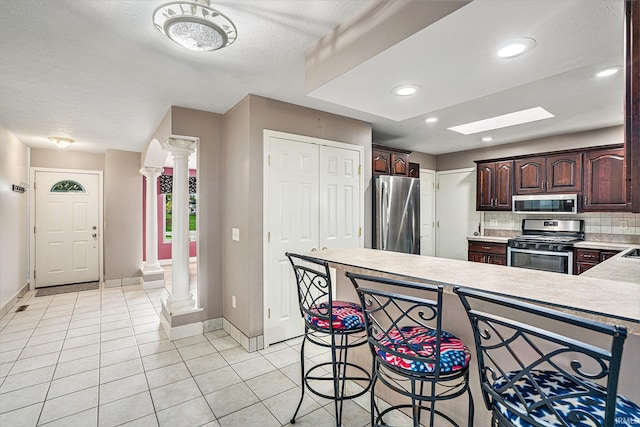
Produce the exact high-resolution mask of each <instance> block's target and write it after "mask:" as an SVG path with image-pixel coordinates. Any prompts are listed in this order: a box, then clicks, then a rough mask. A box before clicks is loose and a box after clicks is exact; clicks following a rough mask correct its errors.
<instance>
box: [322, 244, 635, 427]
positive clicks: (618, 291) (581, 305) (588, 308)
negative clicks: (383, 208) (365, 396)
mask: <svg viewBox="0 0 640 427" xmlns="http://www.w3.org/2000/svg"><path fill="white" fill-rule="evenodd" d="M630 250H631V249H630ZM626 252H627V251H624V252H623V253H621V254H619V255H617V256H616V257H614V258H612V259H611V260H609V261H608V262H611V264H615V268H614V270H615V275H614V274H611V273H607V270H606V265H607V262H604V263H603V265H602V267H601V268H600V271H601V272H602V274H598V273H599V272H598V270H595V269H594V270H595V271H593V272H592V273H591V274H589V275H584V276H572V275H567V274H559V273H551V272H541V271H534V270H527V269H522V268H510V267H504V266H498V265H491V264H481V263H473V262H467V261H459V260H451V259H444V258H435V257H428V256H420V255H411V254H404V253H396V252H387V251H379V250H374V249H348V248H343V249H329V250H323V251H319V252H313V253H312V254H310V255H311V256H313V257H316V258H319V259H322V260H325V261H327V262H329V265H330V266H331V267H332V268H335V269H336V283H337V293H338V298H340V299H349V300H353V301H355V300H356V295H355V291H354V289H353V287H352V286H351V284H350V282H349V281H348V280H347V279H346V278H345V276H344V274H345V272H347V271H352V272H356V273H362V274H369V275H373V276H380V277H388V278H396V279H402V280H409V281H413V282H417V283H430V284H438V285H442V286H443V288H444V296H445V298H444V310H443V311H444V313H443V329H445V330H447V331H448V332H451V333H453V334H455V335H456V336H458V337H459V338H461V339H463V340H464V341H465V342H467V343H468V344H469V345H470V346H472V345H473V344H472V343H473V335H472V331H471V327H470V326H469V323H468V319H467V317H466V314H465V313H464V310H463V307H462V305H461V304H460V301H459V300H458V297H457V296H456V295H455V294H454V293H453V288H454V287H455V286H464V287H468V288H473V289H479V290H483V291H488V292H492V293H496V294H501V295H505V296H509V297H514V298H517V299H521V300H523V301H527V302H530V303H534V304H539V305H543V306H546V307H550V308H553V309H556V310H559V311H562V312H566V313H570V314H574V315H578V316H581V317H584V318H588V319H592V320H596V321H599V322H603V323H606V324H610V325H620V326H624V327H626V329H627V332H628V337H627V339H626V342H625V344H624V351H623V358H622V367H621V373H620V383H619V387H618V393H619V394H621V395H623V396H625V397H627V398H628V399H630V400H632V401H634V402H639V401H640V386H639V385H638V384H640V371H639V370H638V369H637V366H640V260H635V259H629V258H623V255H624V254H625V253H626ZM606 277H611V278H615V280H610V279H608V278H606ZM580 338H581V339H583V340H587V341H588V339H589V337H588V336H587V337H584V336H582V337H580ZM358 357H359V358H360V359H361V363H367V357H368V354H365V353H364V349H363V351H361V352H360V354H359V355H358ZM474 358H475V355H472V363H475V362H474V361H473V359H474ZM473 369H474V370H473V371H472V378H471V381H472V391H473V396H474V401H475V402H476V415H475V425H489V420H490V414H489V412H488V411H486V410H485V408H484V404H483V402H482V398H481V393H480V390H479V383H478V378H477V372H475V369H476V368H475V367H474V368H473ZM382 397H383V398H384V397H385V396H382ZM450 410H451V411H452V412H453V413H454V416H455V415H459V416H460V419H459V421H460V422H462V421H463V417H464V414H456V408H455V407H454V406H452V407H451V408H450ZM458 412H459V411H458Z"/></svg>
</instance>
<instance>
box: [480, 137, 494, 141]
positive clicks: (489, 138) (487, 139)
mask: <svg viewBox="0 0 640 427" xmlns="http://www.w3.org/2000/svg"><path fill="white" fill-rule="evenodd" d="M491 141H493V137H492V136H485V137H483V138H482V142H491Z"/></svg>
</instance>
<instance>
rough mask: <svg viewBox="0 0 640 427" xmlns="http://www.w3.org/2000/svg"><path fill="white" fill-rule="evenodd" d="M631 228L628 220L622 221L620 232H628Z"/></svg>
mask: <svg viewBox="0 0 640 427" xmlns="http://www.w3.org/2000/svg"><path fill="white" fill-rule="evenodd" d="M627 227H629V222H628V221H627V220H626V219H621V220H620V230H626V229H627Z"/></svg>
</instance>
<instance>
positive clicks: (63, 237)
mask: <svg viewBox="0 0 640 427" xmlns="http://www.w3.org/2000/svg"><path fill="white" fill-rule="evenodd" d="M99 182H100V181H99V176H98V174H96V173H90V172H87V173H67V172H50V171H36V173H35V283H36V285H35V287H36V288H41V287H46V286H56V285H63V284H69V283H83V282H93V281H98V280H99V279H100V274H99V264H100V263H99V252H100V251H99V244H98V243H99V239H98V233H99V215H98V211H99Z"/></svg>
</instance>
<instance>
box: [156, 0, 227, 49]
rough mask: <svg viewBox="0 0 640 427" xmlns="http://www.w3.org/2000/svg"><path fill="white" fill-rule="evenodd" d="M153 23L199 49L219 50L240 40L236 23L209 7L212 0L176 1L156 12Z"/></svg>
mask: <svg viewBox="0 0 640 427" xmlns="http://www.w3.org/2000/svg"><path fill="white" fill-rule="evenodd" d="M153 25H154V26H155V27H156V29H157V30H158V31H160V32H161V33H162V34H164V35H165V36H167V37H169V38H170V39H171V40H173V41H174V42H176V43H178V44H179V45H180V46H182V47H184V48H186V49H189V50H193V51H196V52H206V51H210V50H218V49H221V48H223V47H227V46H229V45H230V44H231V43H233V42H234V41H236V37H237V31H236V27H235V25H233V22H231V21H230V20H229V18H227V17H226V16H224V15H223V14H222V13H220V12H218V11H217V10H215V9H212V8H211V7H210V6H209V0H195V1H194V2H187V1H182V2H180V1H179V2H174V3H167V4H165V5H163V6H160V7H159V8H157V9H156V10H155V12H154V13H153Z"/></svg>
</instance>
